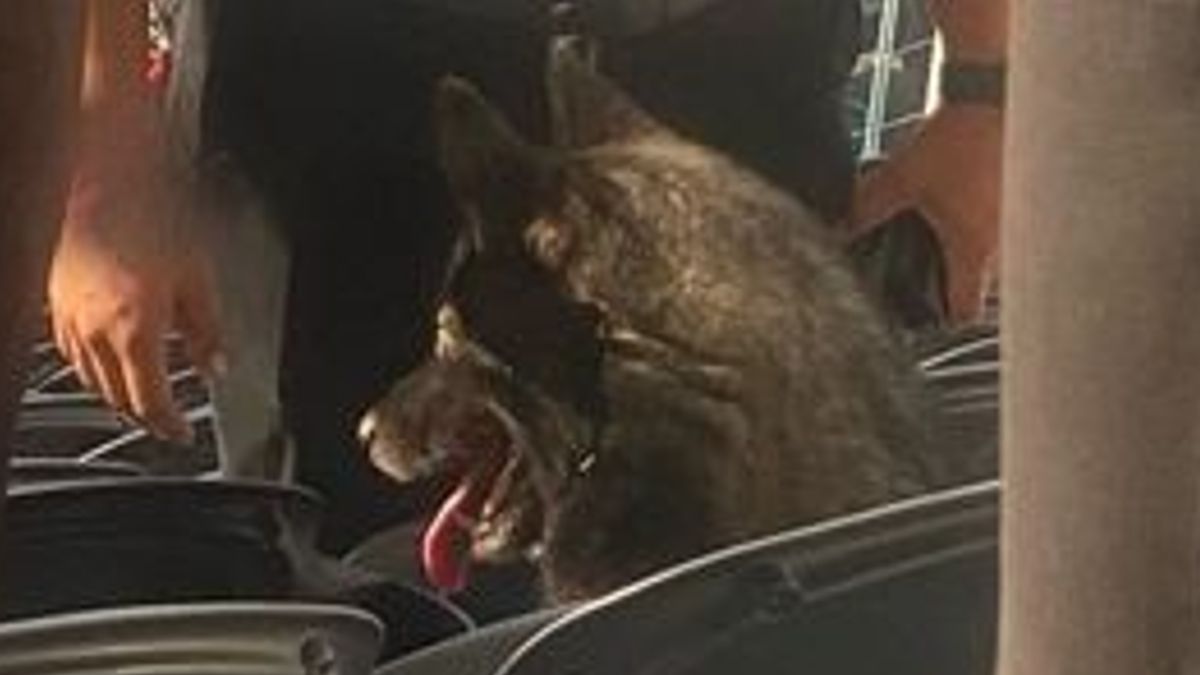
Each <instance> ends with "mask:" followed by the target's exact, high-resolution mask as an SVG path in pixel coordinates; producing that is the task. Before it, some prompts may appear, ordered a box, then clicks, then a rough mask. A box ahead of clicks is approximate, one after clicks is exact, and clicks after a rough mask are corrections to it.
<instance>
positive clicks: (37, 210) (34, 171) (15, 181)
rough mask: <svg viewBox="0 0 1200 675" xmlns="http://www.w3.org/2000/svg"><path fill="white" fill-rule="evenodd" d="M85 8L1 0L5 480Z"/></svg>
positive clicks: (56, 205)
mask: <svg viewBox="0 0 1200 675" xmlns="http://www.w3.org/2000/svg"><path fill="white" fill-rule="evenodd" d="M84 7H86V4H85V3H81V2H46V1H45V0H0V485H3V484H4V483H5V482H6V481H5V480H3V479H4V478H5V477H6V475H7V469H8V455H9V444H10V443H11V439H12V424H13V419H14V417H15V414H16V410H17V405H18V401H19V399H20V395H21V391H22V388H23V385H24V381H25V370H24V366H25V363H26V350H27V348H28V339H29V337H30V335H31V334H32V333H33V330H34V327H35V325H36V318H37V316H38V312H39V310H40V308H41V298H42V297H43V292H44V285H45V274H46V269H47V266H48V265H49V259H50V253H51V247H52V245H53V242H54V239H55V233H56V231H57V226H58V222H59V219H60V218H61V216H62V210H63V207H64V205H65V200H66V188H67V184H68V179H69V159H70V153H69V151H68V149H69V145H70V144H69V141H70V138H71V135H72V134H71V126H72V125H71V122H72V120H73V119H74V114H75V110H76V108H77V101H78V92H79V75H80V66H81V64H82V30H81V29H82V11H83V8H84ZM2 503H3V491H2V490H0V505H2Z"/></svg>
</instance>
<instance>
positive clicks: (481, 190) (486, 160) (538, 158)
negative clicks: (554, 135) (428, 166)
mask: <svg viewBox="0 0 1200 675" xmlns="http://www.w3.org/2000/svg"><path fill="white" fill-rule="evenodd" d="M434 119H435V120H436V125H437V135H438V145H439V152H440V158H441V164H442V169H443V171H444V172H445V174H446V177H447V179H448V180H449V182H450V187H451V189H452V190H453V192H454V195H455V198H456V199H457V200H458V201H459V203H460V205H461V206H462V207H463V208H464V209H465V210H466V211H467V212H468V213H469V214H473V216H474V217H475V218H476V219H477V220H478V221H480V222H479V223H478V227H479V228H480V232H479V234H481V235H482V236H483V237H484V238H485V239H489V238H492V237H494V236H499V235H509V236H511V235H519V233H520V231H521V230H520V228H522V227H523V226H524V225H525V223H526V222H527V221H528V220H529V219H530V218H532V217H533V215H534V213H535V210H536V209H537V208H538V207H539V206H540V205H542V204H544V203H545V202H546V194H545V192H546V191H548V190H549V189H550V182H551V178H552V166H551V162H550V160H549V159H548V158H547V157H546V156H545V154H544V153H543V152H541V151H539V150H537V149H536V148H534V147H533V146H531V145H529V144H528V143H526V142H525V141H524V140H523V139H522V138H521V137H520V136H519V135H518V134H517V132H516V131H514V130H513V128H512V127H511V126H510V125H509V124H508V122H507V121H505V119H504V116H503V115H501V113H500V112H499V111H498V110H496V109H495V108H493V107H492V106H491V104H489V103H488V102H487V101H486V100H485V99H484V97H483V95H482V94H480V93H479V91H478V90H476V89H475V87H474V86H472V85H471V84H470V83H468V82H466V81H465V80H462V79H460V78H457V77H453V76H451V77H446V78H444V79H443V80H442V82H441V84H440V85H439V87H438V91H437V95H436V97H435V105H434Z"/></svg>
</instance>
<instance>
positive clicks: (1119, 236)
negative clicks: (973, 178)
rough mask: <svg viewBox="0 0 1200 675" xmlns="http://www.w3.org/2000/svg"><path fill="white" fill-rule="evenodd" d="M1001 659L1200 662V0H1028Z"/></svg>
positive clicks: (1063, 669) (1012, 235) (1110, 665)
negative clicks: (1199, 301)
mask: <svg viewBox="0 0 1200 675" xmlns="http://www.w3.org/2000/svg"><path fill="white" fill-rule="evenodd" d="M1012 35H1013V37H1012V41H1011V45H1010V47H1009V50H1008V51H1009V54H1011V55H1012V56H1011V59H1010V80H1009V95H1010V99H1009V108H1008V117H1007V120H1006V122H1005V124H1006V129H1005V133H1006V134H1007V143H1008V145H1007V148H1006V152H1007V154H1006V156H1005V162H1006V168H1005V176H1004V185H1005V194H1004V208H1003V213H1004V216H1003V218H1004V223H1003V230H1002V231H1003V235H1002V236H1003V250H1004V256H1003V261H1002V264H1003V266H1004V270H1003V273H1002V274H1001V279H1002V284H1003V297H1004V305H1003V307H1002V308H1001V311H1002V320H1003V330H1004V333H1003V337H1004V345H1003V349H1004V361H1005V369H1004V387H1005V391H1004V401H1003V403H1004V409H1003V412H1004V420H1003V422H1004V428H1003V432H1004V433H1003V438H1004V447H1003V466H1002V469H1003V475H1004V490H1005V494H1004V500H1003V501H1004V503H1003V514H1002V520H1003V534H1002V536H1003V538H1002V544H1003V559H1002V565H1001V569H1002V580H1001V589H1002V602H1001V606H1002V609H1001V614H1002V627H1001V641H1000V667H999V672H1000V673H1002V675H1050V674H1053V675H1083V674H1087V675H1127V674H1129V673H1195V672H1198V671H1200V651H1198V650H1197V648H1196V635H1197V631H1198V629H1200V602H1198V598H1197V593H1198V592H1200V591H1198V590H1197V589H1198V588H1200V578H1198V577H1200V567H1197V564H1196V562H1197V555H1198V554H1200V522H1198V520H1200V471H1198V470H1197V468H1198V467H1200V414H1197V413H1198V411H1200V368H1198V367H1197V364H1198V363H1200V313H1197V312H1196V310H1195V305H1196V290H1197V289H1200V264H1197V260H1198V257H1200V222H1198V221H1200V192H1198V191H1197V189H1196V183H1197V175H1198V174H1200V96H1198V92H1200V88H1198V85H1197V78H1196V74H1197V71H1196V64H1197V63H1200V40H1198V39H1197V38H1198V37H1200V1H1197V0H1171V1H1169V2H1128V1H1127V0H1068V1H1065V2H1041V1H1038V0H1020V1H1018V2H1015V3H1014V5H1013V21H1012Z"/></svg>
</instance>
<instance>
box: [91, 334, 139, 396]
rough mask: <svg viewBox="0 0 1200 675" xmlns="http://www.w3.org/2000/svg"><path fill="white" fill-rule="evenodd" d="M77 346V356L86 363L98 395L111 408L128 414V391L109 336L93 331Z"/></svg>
mask: <svg viewBox="0 0 1200 675" xmlns="http://www.w3.org/2000/svg"><path fill="white" fill-rule="evenodd" d="M79 346H80V349H79V358H80V359H81V360H82V361H83V362H84V363H86V364H87V370H88V373H89V377H90V379H91V380H92V381H93V383H94V385H95V388H96V389H97V391H98V392H99V394H100V396H101V397H102V398H103V399H104V400H105V401H106V402H107V403H108V405H109V406H110V407H111V408H113V410H115V411H117V412H118V413H122V414H126V415H127V414H129V413H130V410H131V405H130V401H129V391H128V388H127V387H126V386H125V380H124V374H123V372H122V369H121V364H120V362H119V360H118V359H117V357H116V353H115V351H114V350H113V347H112V344H111V343H110V342H109V336H108V335H107V334H104V333H94V334H92V335H89V336H87V337H86V338H84V339H83V340H82V341H80V342H79Z"/></svg>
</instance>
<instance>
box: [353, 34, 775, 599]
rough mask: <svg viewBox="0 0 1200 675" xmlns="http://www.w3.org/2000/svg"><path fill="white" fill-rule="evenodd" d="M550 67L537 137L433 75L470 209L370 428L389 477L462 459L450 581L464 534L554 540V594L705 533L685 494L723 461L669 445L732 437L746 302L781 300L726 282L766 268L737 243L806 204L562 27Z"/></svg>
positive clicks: (446, 539)
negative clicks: (442, 291)
mask: <svg viewBox="0 0 1200 675" xmlns="http://www.w3.org/2000/svg"><path fill="white" fill-rule="evenodd" d="M548 72H549V77H548V80H549V82H548V85H549V93H550V96H549V100H550V104H551V112H552V119H553V121H554V127H555V129H554V132H555V133H554V135H555V139H556V143H555V146H554V147H550V148H543V147H535V146H533V145H531V144H529V143H528V142H526V141H525V140H523V139H522V138H521V137H520V136H519V135H518V134H517V133H515V132H514V131H513V129H512V128H511V127H510V126H509V125H508V124H507V123H506V122H505V121H504V119H503V117H502V116H501V115H500V114H499V113H498V112H497V111H496V110H495V109H494V108H493V107H492V106H490V105H489V104H488V103H487V101H486V100H485V99H484V97H483V96H482V95H481V94H480V93H479V92H478V91H477V90H475V88H474V87H472V86H471V85H470V84H468V83H466V82H464V81H462V80H458V79H455V78H449V79H447V80H445V81H444V82H443V83H442V85H441V87H440V89H439V91H438V95H437V99H436V119H437V120H438V121H439V141H440V145H441V149H442V163H443V167H444V170H445V173H446V175H447V177H448V179H449V182H450V185H451V186H452V188H453V191H454V194H455V195H456V198H457V200H458V202H459V204H460V206H461V210H462V214H463V224H462V236H461V239H460V243H459V247H458V250H457V253H456V255H455V256H454V260H453V262H452V265H451V269H450V273H449V277H448V278H449V281H448V286H447V295H446V302H447V306H448V307H449V308H452V311H447V312H446V313H445V315H444V318H445V321H444V322H443V326H442V331H441V333H442V339H441V340H440V346H439V353H438V354H437V355H436V356H435V358H434V359H433V360H432V361H431V362H430V363H429V364H427V365H426V366H424V367H423V368H421V369H419V370H418V371H416V372H414V373H413V374H411V375H410V376H409V377H408V378H407V379H406V380H404V381H402V382H401V383H400V384H398V385H397V386H396V387H395V388H394V390H393V391H392V392H391V394H390V395H389V396H388V397H386V398H385V399H384V400H383V401H381V402H380V403H379V404H377V405H376V406H375V408H374V409H373V411H372V412H371V413H370V414H369V415H368V418H367V421H366V423H365V425H364V432H365V433H364V436H365V437H366V439H367V441H368V444H369V446H370V448H371V453H372V457H373V458H374V461H375V463H376V464H377V465H379V466H381V467H382V468H384V469H385V470H388V471H390V472H391V473H392V474H393V475H397V476H400V477H406V476H408V475H410V474H413V473H421V472H429V471H434V470H437V471H455V472H457V473H458V474H460V475H461V476H462V477H463V481H462V485H461V487H460V489H459V490H458V491H456V492H455V493H454V495H453V496H452V497H451V499H450V500H449V501H448V502H447V503H446V505H445V506H443V508H442V509H441V511H440V512H439V515H438V516H437V517H435V519H434V523H433V525H431V527H430V530H429V534H428V535H427V536H426V541H425V558H426V562H427V568H429V569H432V570H434V572H435V574H434V576H435V577H441V578H442V580H443V581H448V582H449V583H450V584H451V585H453V583H456V582H458V581H461V575H460V574H459V570H460V569H461V566H460V565H456V564H451V563H449V562H447V561H448V560H449V559H451V558H454V559H455V560H458V559H461V558H462V555H461V554H462V553H463V552H464V551H466V550H467V549H468V548H470V549H472V550H473V551H474V553H475V554H476V556H477V557H478V556H484V555H488V556H492V557H495V556H510V555H512V554H514V553H518V552H530V551H533V552H537V551H539V550H545V551H546V554H547V556H549V557H550V558H552V559H553V560H551V562H550V563H549V564H550V566H551V567H554V568H556V569H560V570H566V569H571V570H572V572H570V573H564V574H562V575H560V576H562V577H563V578H566V577H568V576H569V577H572V581H573V582H574V583H575V584H576V588H574V589H566V591H565V592H566V593H567V594H574V593H575V592H576V591H577V590H578V591H579V592H582V593H590V592H594V591H596V590H599V589H603V588H611V587H612V586H614V585H616V584H617V583H618V582H620V581H624V580H628V579H630V578H632V577H634V576H636V575H638V574H640V573H643V572H645V571H648V570H649V569H652V568H653V567H655V566H657V565H660V564H661V563H662V562H664V561H665V560H668V559H671V558H672V557H674V558H676V559H677V558H678V553H679V551H681V550H683V549H691V550H693V551H694V550H696V549H697V548H700V547H701V546H702V543H703V542H702V541H701V540H702V539H703V537H705V536H706V535H705V534H704V532H705V530H706V527H707V525H708V518H709V514H707V513H705V512H704V507H705V500H704V498H701V497H697V498H695V499H692V498H690V497H691V496H689V495H688V494H687V491H688V490H689V489H692V490H695V491H696V492H697V494H701V493H703V494H707V492H706V491H705V487H704V486H705V485H706V484H707V483H709V482H711V481H713V480H716V479H717V478H718V477H719V476H718V474H719V472H720V470H721V469H720V468H714V467H715V465H706V464H704V462H705V461H706V460H704V459H695V458H696V457H704V453H692V454H691V457H692V459H689V460H686V461H683V462H678V461H675V459H674V458H675V456H677V455H678V453H679V452H680V450H681V449H683V450H685V451H686V450H688V449H691V448H728V447H732V446H735V445H737V444H738V443H740V442H742V439H741V438H740V437H739V438H734V436H735V435H737V434H739V433H742V432H741V431H740V430H741V429H744V427H745V424H744V420H742V419H741V418H740V417H739V415H740V414H741V413H740V411H737V410H732V409H734V408H736V407H737V406H738V403H737V398H738V393H737V391H738V387H739V386H740V384H741V381H742V380H741V379H740V378H741V373H740V372H738V363H739V360H738V359H739V358H740V357H738V356H736V354H741V353H753V352H755V351H756V350H758V351H761V350H759V348H758V345H757V344H750V343H748V342H747V340H748V338H747V337H746V335H747V334H748V333H747V331H746V330H745V326H746V321H747V319H746V316H747V314H746V312H747V311H749V308H750V305H751V304H752V303H754V302H769V301H773V300H772V299H771V298H770V297H766V296H764V295H763V294H762V293H758V292H757V291H756V290H755V289H754V288H752V286H753V284H745V286H746V288H748V289H749V290H745V289H743V285H742V284H739V283H733V282H731V281H730V279H731V275H732V274H739V273H740V272H733V271H731V270H752V269H755V268H756V267H761V265H756V263H758V262H761V261H760V260H759V258H758V257H757V254H755V253H753V252H752V251H749V248H748V247H744V248H746V251H743V250H742V248H739V247H740V246H741V244H740V243H738V241H737V240H736V239H737V238H738V237H744V236H746V235H745V234H744V233H746V232H753V231H755V225H756V223H755V219H758V218H775V219H776V220H778V219H779V218H783V217H787V218H788V219H789V220H788V222H787V223H786V225H787V227H775V228H774V229H775V230H778V231H787V232H794V231H795V228H796V227H797V225H796V223H795V222H794V221H795V218H793V216H794V215H795V210H796V208H798V207H796V205H794V203H793V202H791V201H790V200H787V199H786V198H784V197H783V196H782V195H781V193H778V192H777V191H774V190H773V189H770V188H768V187H767V186H765V184H763V183H762V182H761V181H757V180H756V179H753V178H751V177H749V176H748V174H746V172H744V171H742V170H740V169H738V168H737V167H735V166H734V165H733V164H732V163H730V162H728V161H727V160H725V159H723V158H721V157H719V156H717V155H716V154H715V153H712V152H711V151H708V150H705V149H703V148H701V147H700V146H698V145H694V144H691V143H688V142H686V141H685V140H683V139H680V138H679V137H678V136H676V135H675V134H673V133H672V132H671V131H669V130H667V129H666V128H664V127H663V126H661V125H660V124H658V123H657V122H656V121H655V120H653V119H652V118H651V117H650V116H649V115H648V114H646V113H645V112H644V111H642V110H641V109H639V107H638V106H637V105H635V104H634V103H633V102H632V101H630V100H629V99H628V98H627V97H626V96H625V95H624V94H623V93H622V92H621V91H619V90H618V89H617V88H616V87H615V86H614V85H613V84H611V83H610V82H608V81H606V80H605V79H604V78H602V77H600V76H598V75H596V74H595V73H593V72H592V70H591V69H590V68H589V67H588V66H587V65H586V64H585V63H584V62H583V61H582V60H581V59H580V58H579V57H578V56H576V53H575V50H574V48H573V47H572V46H571V45H569V44H562V45H559V46H558V47H557V48H556V49H554V50H553V51H552V54H551V58H550V65H549V69H548ZM775 211H779V212H781V213H783V216H778V217H777V216H776V214H775ZM767 229H770V228H767ZM754 236H757V235H754ZM723 240H729V241H733V242H734V243H733V244H732V245H725V243H723ZM714 251H715V253H714ZM759 297H764V298H765V299H764V300H755V299H754V298H759ZM747 298H751V299H750V300H747ZM749 335H750V336H751V337H750V338H749V339H750V340H754V339H757V338H755V337H754V334H753V333H752V332H751V333H749ZM729 354H735V356H729ZM731 410H732V412H731ZM634 446H636V452H635V451H634ZM667 455H671V459H669V460H667V461H660V460H662V458H663V457H666V456H667ZM639 481H640V482H639ZM664 483H667V484H669V487H668V489H664V485H663V484H664ZM664 495H666V496H664ZM709 529H711V528H709ZM663 532H669V533H671V535H672V536H670V537H663V536H662V533H663ZM452 533H453V534H452ZM616 537H621V538H623V539H622V541H620V542H616ZM689 538H690V539H689ZM568 540H569V543H564V542H568ZM683 540H687V541H688V543H687V544H686V545H681V544H680V542H681V541H683ZM705 541H707V540H705ZM452 554H456V555H452ZM439 569H440V570H443V571H444V572H445V573H444V574H439V573H438V572H437V570H439ZM593 572H594V574H593ZM585 577H587V578H586V579H585Z"/></svg>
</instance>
